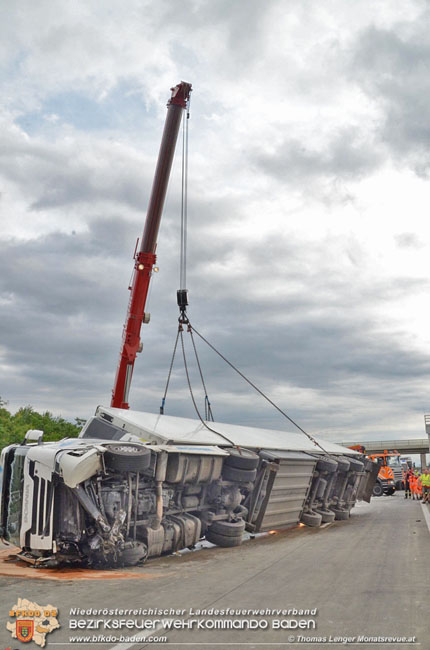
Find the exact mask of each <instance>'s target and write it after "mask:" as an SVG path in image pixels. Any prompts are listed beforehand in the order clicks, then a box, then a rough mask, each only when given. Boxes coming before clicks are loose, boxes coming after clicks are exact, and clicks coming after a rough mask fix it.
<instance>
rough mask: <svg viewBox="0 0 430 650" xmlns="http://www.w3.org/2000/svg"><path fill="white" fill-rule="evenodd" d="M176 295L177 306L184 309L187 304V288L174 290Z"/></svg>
mask: <svg viewBox="0 0 430 650" xmlns="http://www.w3.org/2000/svg"><path fill="white" fill-rule="evenodd" d="M176 297H177V300H178V307H179V309H180V310H181V311H185V310H186V308H187V305H188V290H187V289H178V291H177V292H176Z"/></svg>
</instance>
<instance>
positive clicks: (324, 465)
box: [317, 458, 337, 474]
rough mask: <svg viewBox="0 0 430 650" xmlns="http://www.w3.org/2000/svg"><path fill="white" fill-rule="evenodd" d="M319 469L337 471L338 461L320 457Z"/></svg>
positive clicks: (320, 470) (330, 471)
mask: <svg viewBox="0 0 430 650" xmlns="http://www.w3.org/2000/svg"><path fill="white" fill-rule="evenodd" d="M317 470H318V471H319V472H329V473H330V474H332V472H335V471H336V470H337V462H336V461H335V460H332V459H331V458H320V459H319V461H318V462H317Z"/></svg>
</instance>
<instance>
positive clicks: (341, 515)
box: [332, 508, 349, 521]
mask: <svg viewBox="0 0 430 650" xmlns="http://www.w3.org/2000/svg"><path fill="white" fill-rule="evenodd" d="M332 510H333V512H334V518H335V519H336V521H344V520H345V519H349V510H339V509H338V508H332Z"/></svg>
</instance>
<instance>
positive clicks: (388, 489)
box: [385, 487, 396, 497]
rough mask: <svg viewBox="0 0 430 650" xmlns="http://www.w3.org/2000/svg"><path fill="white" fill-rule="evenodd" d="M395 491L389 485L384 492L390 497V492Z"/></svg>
mask: <svg viewBox="0 0 430 650" xmlns="http://www.w3.org/2000/svg"><path fill="white" fill-rule="evenodd" d="M395 491H396V488H395V487H389V488H387V491H386V492H385V494H386V495H387V496H389V497H390V496H391V495H392V494H394V493H395Z"/></svg>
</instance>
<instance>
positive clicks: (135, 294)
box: [111, 81, 191, 409]
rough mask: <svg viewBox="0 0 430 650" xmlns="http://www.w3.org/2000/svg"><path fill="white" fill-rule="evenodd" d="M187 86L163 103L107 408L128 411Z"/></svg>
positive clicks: (189, 87) (187, 96)
mask: <svg viewBox="0 0 430 650" xmlns="http://www.w3.org/2000/svg"><path fill="white" fill-rule="evenodd" d="M190 93H191V84H189V83H186V82H184V81H182V82H181V83H180V84H178V85H177V86H175V87H174V88H172V96H171V98H170V100H169V102H168V104H167V116H166V122H165V125H164V131H163V136H162V139H161V145H160V152H159V154H158V161H157V167H156V170H155V176H154V181H153V185H152V191H151V196H150V199H149V204H148V211H147V215H146V221H145V228H144V232H143V237H142V243H141V246H140V249H139V251H137V250H136V252H135V255H134V262H135V263H134V273H133V281H132V284H131V287H130V291H131V293H130V300H129V303H128V307H127V316H126V320H125V324H124V329H123V335H122V344H121V351H120V358H119V362H118V367H117V371H116V376H115V383H114V387H113V390H112V400H111V406H113V407H116V408H123V409H128V408H129V405H128V395H129V390H130V385H131V379H132V376H133V369H134V363H135V360H136V355H137V353H138V352H140V350H141V349H142V345H141V340H140V330H141V327H142V322H147V321H148V316H145V304H146V298H147V295H148V289H149V283H150V280H151V276H152V273H153V268H154V265H155V262H156V254H155V252H156V248H157V235H158V230H159V227H160V221H161V215H162V212H163V206H164V201H165V198H166V192H167V186H168V183H169V177H170V170H171V167H172V162H173V156H174V153H175V147H176V142H177V139H178V132H179V127H180V124H181V120H182V117H183V111H184V110H185V109H186V108H187V105H188V102H189V98H190Z"/></svg>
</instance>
